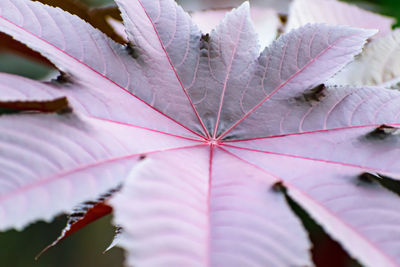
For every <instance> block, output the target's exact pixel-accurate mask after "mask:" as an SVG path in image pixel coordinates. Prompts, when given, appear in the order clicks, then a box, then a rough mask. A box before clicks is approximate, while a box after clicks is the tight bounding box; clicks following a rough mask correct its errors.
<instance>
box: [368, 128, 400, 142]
mask: <svg viewBox="0 0 400 267" xmlns="http://www.w3.org/2000/svg"><path fill="white" fill-rule="evenodd" d="M399 134H400V131H399V129H398V128H396V127H392V126H388V125H384V124H383V125H381V126H379V127H378V128H376V129H375V130H373V131H372V132H370V133H368V134H367V136H366V137H367V139H370V140H385V139H387V138H389V137H394V136H396V135H399Z"/></svg>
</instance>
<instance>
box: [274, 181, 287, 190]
mask: <svg viewBox="0 0 400 267" xmlns="http://www.w3.org/2000/svg"><path fill="white" fill-rule="evenodd" d="M272 190H273V191H274V192H278V193H286V187H285V186H284V185H283V182H282V181H279V182H276V183H274V184H273V185H272Z"/></svg>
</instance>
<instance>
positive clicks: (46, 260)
mask: <svg viewBox="0 0 400 267" xmlns="http://www.w3.org/2000/svg"><path fill="white" fill-rule="evenodd" d="M52 1H53V2H54V3H56V2H59V1H57V0H49V1H47V2H49V3H51V2H52ZM76 1H77V2H82V3H84V4H87V5H89V6H91V7H97V6H101V5H105V4H110V3H112V0H76ZM195 1H201V0H180V1H179V2H181V3H188V2H195ZM275 1H280V0H275ZM348 2H353V3H356V4H359V5H362V6H363V7H364V8H368V9H371V10H374V11H376V12H380V13H382V14H385V15H388V16H392V17H396V18H397V20H398V21H400V1H398V0H348ZM397 25H400V24H397ZM1 41H2V40H1V37H0V42H1ZM0 72H8V73H14V74H19V75H22V76H26V77H29V78H34V79H42V78H45V77H47V76H48V75H51V73H52V68H51V67H50V66H48V65H45V64H40V63H38V62H34V61H30V60H28V59H26V58H25V57H23V56H21V55H16V54H12V53H9V52H6V51H3V50H0ZM292 207H293V208H294V209H295V211H296V212H297V213H298V214H299V215H300V216H301V218H302V219H303V223H304V224H305V226H306V228H307V229H308V230H309V232H310V235H311V239H312V241H313V242H314V244H315V245H316V246H315V247H316V248H315V249H314V254H315V255H314V257H316V258H317V259H314V260H316V262H317V263H318V265H319V266H324V267H329V266H335V267H340V266H348V267H350V266H359V265H358V263H356V262H355V261H352V260H350V259H349V258H348V256H347V255H346V254H345V253H344V252H343V251H342V250H341V248H340V246H339V245H338V244H337V243H335V242H333V241H331V240H330V239H329V238H328V237H327V236H326V235H325V234H324V232H323V230H322V229H321V228H320V227H319V226H317V225H316V224H315V223H313V221H312V220H311V219H310V218H308V216H307V214H305V213H304V212H303V211H302V210H300V209H299V208H298V207H296V205H295V204H293V205H292ZM110 221H111V216H107V217H105V218H103V219H101V220H99V221H97V222H95V223H93V224H91V225H89V226H88V227H86V228H85V229H84V230H81V231H79V232H78V233H75V234H74V235H72V236H71V237H69V238H67V239H66V240H64V241H62V242H61V243H60V244H58V245H57V246H56V247H54V248H52V249H50V250H49V251H48V252H47V253H45V254H44V255H43V256H42V257H41V258H40V259H39V260H38V261H35V260H34V257H35V256H36V254H37V253H38V252H40V250H41V249H42V248H44V247H45V246H47V245H48V244H50V243H51V242H52V241H54V240H55V239H56V238H57V236H58V234H59V233H60V231H61V229H62V228H63V227H64V225H65V222H66V216H60V217H58V218H57V219H56V220H55V221H54V222H52V223H50V224H47V223H44V222H39V223H36V224H33V225H31V226H30V227H28V228H27V229H25V230H24V231H22V232H18V231H15V230H11V231H8V232H5V233H0V247H1V249H0V260H1V262H2V263H1V266H6V267H31V266H32V267H53V266H56V267H80V266H82V267H84V266H85V267H92V266H93V267H110V266H111V267H118V266H122V263H123V251H122V250H121V249H119V248H113V249H112V250H110V251H109V252H107V253H106V254H102V252H103V251H104V249H105V248H106V247H107V246H108V245H109V244H110V242H111V241H112V237H113V233H114V228H113V227H112V226H111V224H110Z"/></svg>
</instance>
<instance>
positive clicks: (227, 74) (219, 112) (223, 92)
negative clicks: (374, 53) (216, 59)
mask: <svg viewBox="0 0 400 267" xmlns="http://www.w3.org/2000/svg"><path fill="white" fill-rule="evenodd" d="M244 20H245V18H244V17H243V18H242V21H241V23H240V27H239V29H238V35H237V37H236V40H235V46H234V48H233V51H232V56H231V59H230V62H229V66H228V69H227V71H226V77H225V81H224V87H223V89H222V93H221V99H220V102H219V109H218V115H217V121H216V122H215V127H214V133H213V139H215V136H216V135H217V131H218V124H219V119H220V117H221V111H222V105H223V104H224V97H225V92H226V86H227V84H228V79H229V75H230V73H231V69H232V65H233V59H234V58H235V55H236V50H237V47H238V43H239V40H240V34H241V31H242V28H243V24H244Z"/></svg>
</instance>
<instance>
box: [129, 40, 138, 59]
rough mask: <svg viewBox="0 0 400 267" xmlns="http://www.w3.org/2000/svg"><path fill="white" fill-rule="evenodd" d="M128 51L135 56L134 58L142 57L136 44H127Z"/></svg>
mask: <svg viewBox="0 0 400 267" xmlns="http://www.w3.org/2000/svg"><path fill="white" fill-rule="evenodd" d="M126 51H128V54H129V55H130V56H131V57H133V58H134V59H138V58H139V57H140V53H139V50H138V48H137V47H136V45H134V44H130V43H129V44H127V45H126Z"/></svg>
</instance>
